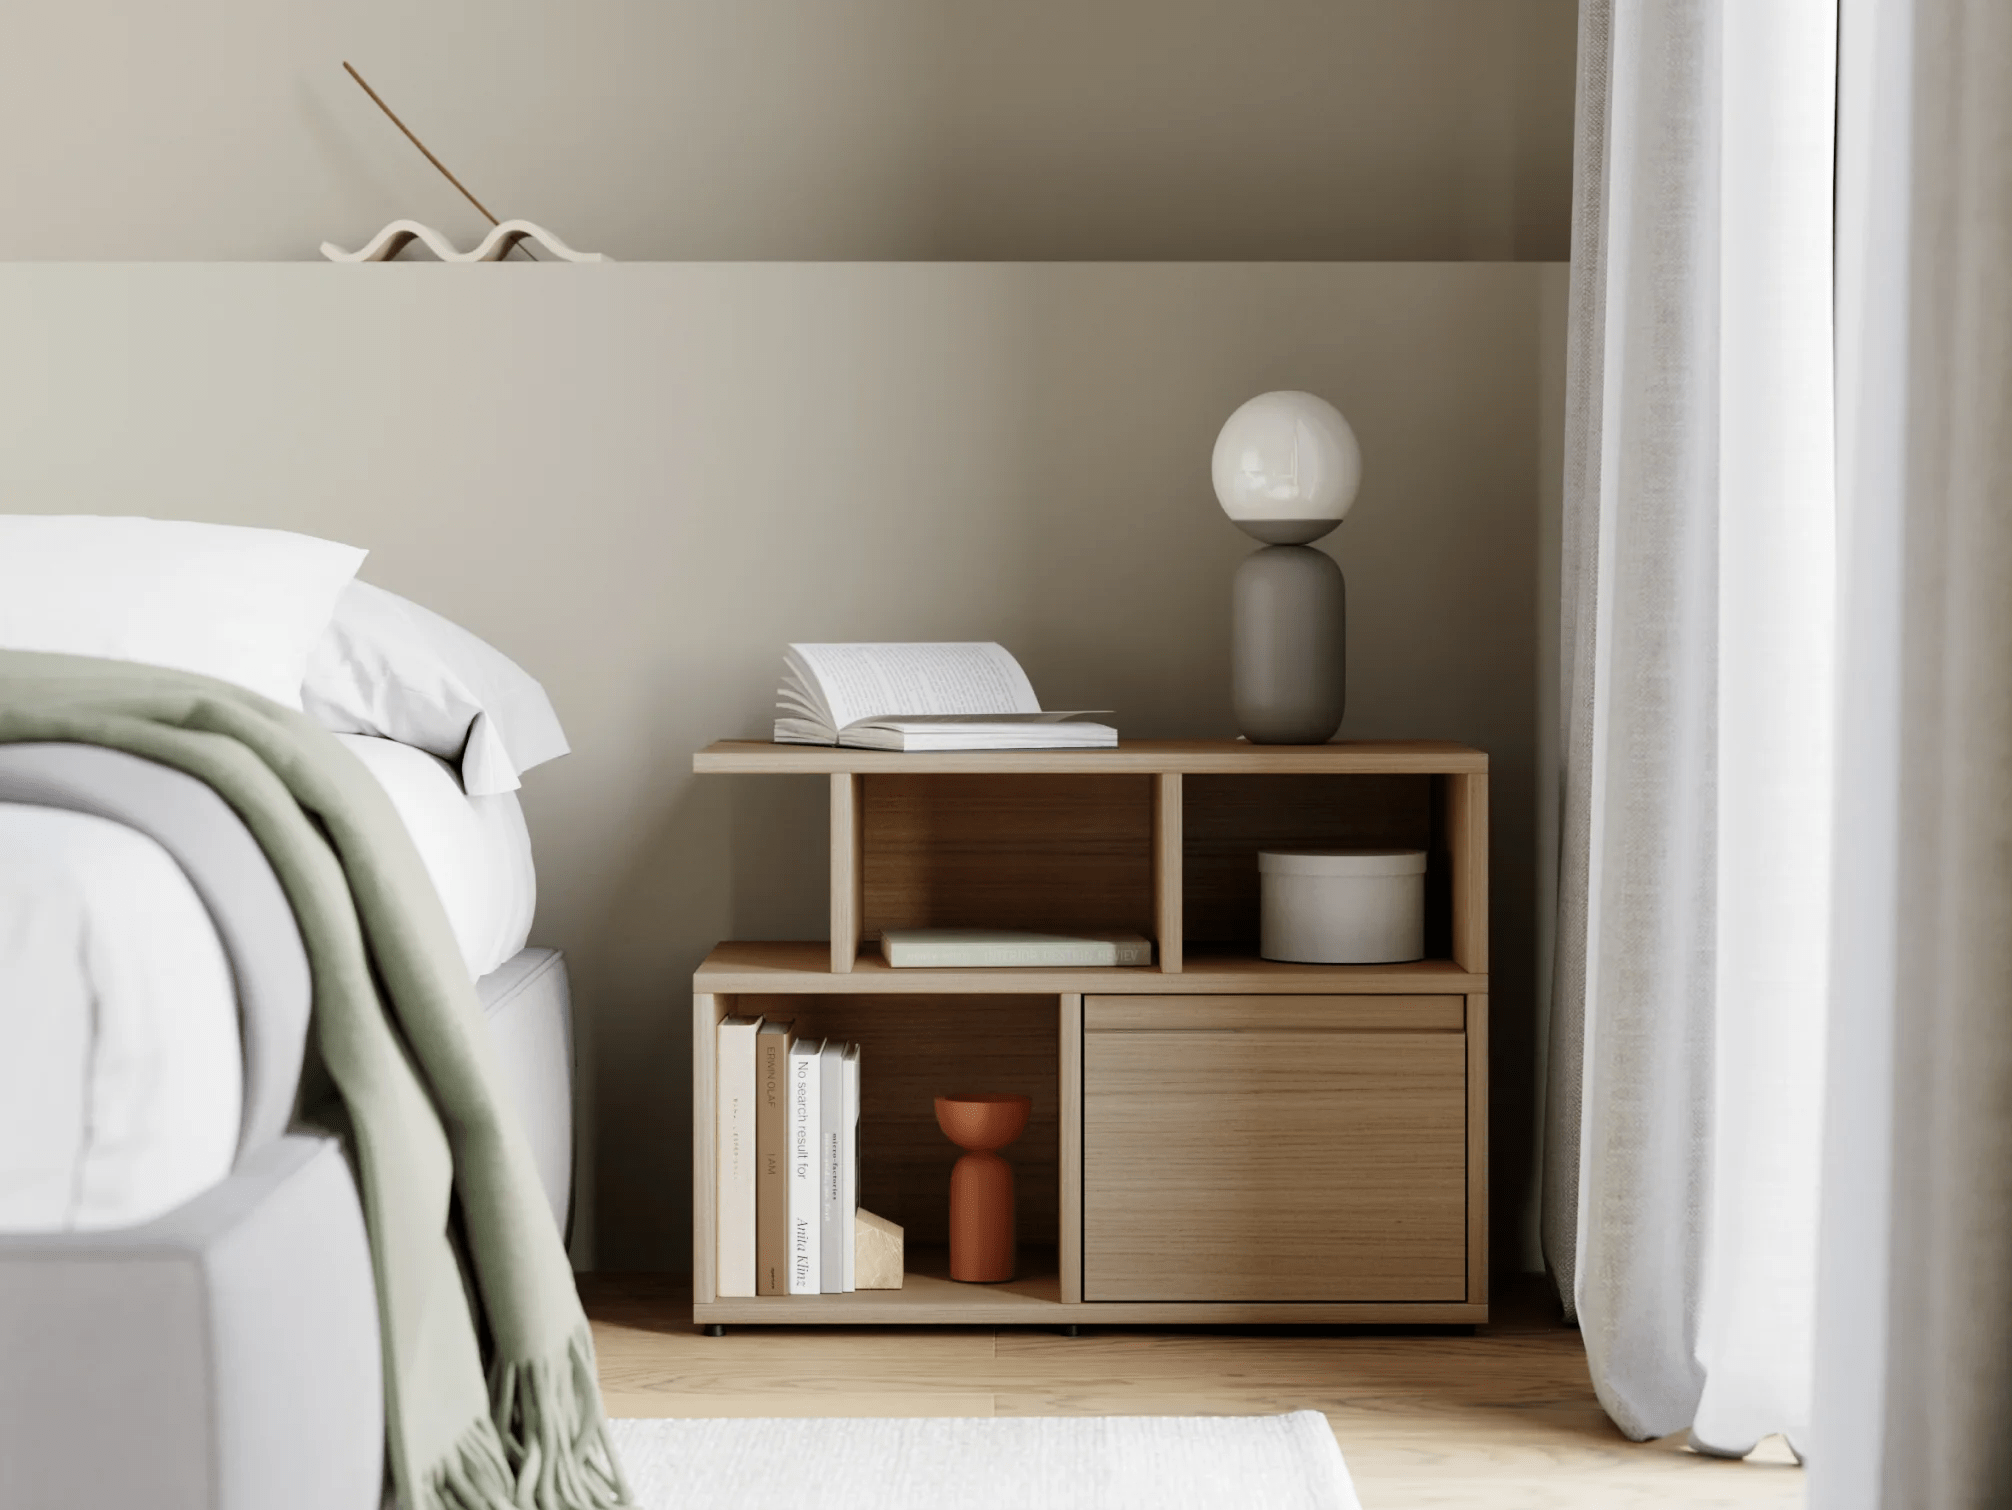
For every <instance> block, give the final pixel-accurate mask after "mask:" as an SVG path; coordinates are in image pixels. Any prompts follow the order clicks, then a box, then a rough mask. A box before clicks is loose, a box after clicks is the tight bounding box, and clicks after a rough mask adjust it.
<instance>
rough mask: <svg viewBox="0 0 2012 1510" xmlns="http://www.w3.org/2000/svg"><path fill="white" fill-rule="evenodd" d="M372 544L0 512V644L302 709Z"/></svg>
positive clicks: (176, 523) (168, 522)
mask: <svg viewBox="0 0 2012 1510" xmlns="http://www.w3.org/2000/svg"><path fill="white" fill-rule="evenodd" d="M366 554H367V552H364V551H360V550H358V549H357V548H356V547H355V546H353V545H337V544H336V543H335V542H334V541H332V540H317V539H315V538H314V537H313V536H312V535H294V534H289V533H288V532H286V531H285V530H260V529H247V528H243V527H240V526H237V525H229V524H194V523H190V522H187V521H185V520H178V519H118V518H100V517H97V516H95V515H89V514H68V515H56V514H0V647H4V648H5V649H8V650H48V651H57V652H60V653H62V654H65V655H95V656H104V657H107V658H109V659H111V660H117V661H142V662H144V663H146V664H147V665H150V666H173V667H175V668H177V669H179V670H182V671H198V672H201V673H202V674H203V675H205V676H214V677H218V678H220V679H222V680H224V681H227V682H236V683H237V684H238V685H239V686H241V687H249V688H251V690H252V691H254V692H258V693H263V694H264V695H265V696H267V697H269V698H271V699H272V700H273V701H274V702H276V703H285V704H286V705H287V706H288V707H289V708H298V707H299V706H300V682H301V671H302V668H303V667H304V666H305V665H306V664H307V655H308V652H309V651H310V650H311V649H313V648H314V644H315V641H316V640H318V639H320V638H321V633H322V631H323V630H324V629H326V628H327V627H328V620H329V616H330V614H332V613H333V612H334V611H335V600H336V595H337V594H338V593H340V592H341V591H342V589H343V587H344V585H345V584H347V583H348V582H349V580H350V579H351V578H352V577H354V576H355V575H356V569H357V567H359V566H360V565H362V564H363V558H364V556H365V555H366Z"/></svg>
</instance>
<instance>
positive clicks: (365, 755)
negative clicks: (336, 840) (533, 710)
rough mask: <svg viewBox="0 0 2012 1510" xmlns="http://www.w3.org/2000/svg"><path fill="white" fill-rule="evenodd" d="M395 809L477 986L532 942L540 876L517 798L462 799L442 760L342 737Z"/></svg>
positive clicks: (366, 738)
mask: <svg viewBox="0 0 2012 1510" xmlns="http://www.w3.org/2000/svg"><path fill="white" fill-rule="evenodd" d="M335 737H336V738H337V739H338V740H340V741H341V742H342V744H343V746H344V747H345V748H347V749H348V750H349V752H350V753H351V754H352V755H354V756H355V757H356V758H357V759H358V760H360V761H362V762H363V764H364V767H365V769H367V770H368V771H369V772H370V774H371V775H373V776H375V777H376V778H377V784H378V785H379V786H381V787H383V788H384V790H385V794H386V795H387V796H389V797H390V798H391V805H392V806H393V807H395V808H396V809H398V816H399V818H400V819H402V820H403V821H404V823H405V831H406V832H407V833H409V834H410V835H412V846H413V848H415V849H417V850H418V851H419V860H420V863H421V864H423V865H424V866H425V867H426V874H427V875H428V876H430V877H432V879H433V889H434V890H435V891H437V892H439V893H440V903H441V905H442V906H443V907H445V908H446V909H447V923H448V926H449V927H450V928H452V929H453V930H454V941H455V942H456V943H457V944H459V945H460V946H461V958H462V959H463V960H464V961H465V962H466V963H467V965H468V978H469V979H470V980H480V979H481V978H482V977H483V976H485V975H487V974H488V973H489V972H490V971H491V970H494V969H496V968H497V966H499V965H501V964H502V963H503V962H504V961H505V960H507V959H509V958H510V957H511V956H512V955H514V954H516V953H517V952H518V951H519V950H520V949H522V948H523V947H524V946H525V945H526V944H527V943H529V942H530V940H531V922H532V919H533V917H534V916H535V915H536V914H537V911H538V871H537V867H536V866H535V865H533V864H532V861H531V833H530V830H529V829H527V828H526V827H525V826H524V809H523V808H522V807H520V806H519V805H518V803H517V794H516V793H515V792H493V793H491V794H490V795H488V796H486V797H469V796H464V795H463V793H462V791H461V783H460V781H459V780H457V779H456V777H455V775H454V768H453V767H452V766H450V765H449V764H448V763H447V762H446V761H444V760H442V759H441V758H440V757H439V756H438V755H429V754H427V753H426V752H425V751H424V750H415V749H414V748H413V747H412V746H411V745H402V744H399V743H397V742H396V741H395V740H390V739H378V738H376V737H375V736H373V735H369V734H338V735H336V736H335Z"/></svg>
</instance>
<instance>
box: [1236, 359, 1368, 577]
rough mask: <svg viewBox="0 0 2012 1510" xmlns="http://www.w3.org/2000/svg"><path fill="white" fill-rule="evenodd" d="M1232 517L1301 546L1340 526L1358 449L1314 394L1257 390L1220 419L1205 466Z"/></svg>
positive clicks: (1358, 474)
mask: <svg viewBox="0 0 2012 1510" xmlns="http://www.w3.org/2000/svg"><path fill="white" fill-rule="evenodd" d="M1209 471H1210V475H1211V477H1212V478H1213V480H1214V482H1215V485H1216V498H1217V500H1218V501H1219V502H1220V503H1221V504H1222V506H1223V512H1224V513H1225V514H1227V515H1229V516H1230V522H1231V523H1232V524H1234V525H1236V527H1237V528H1238V529H1240V530H1242V531H1243V532H1244V533H1245V534H1247V535H1251V536H1254V537H1256V538H1257V539H1259V540H1262V541H1264V542H1265V543H1266V544H1267V545H1304V544H1306V543H1307V542H1308V541H1310V540H1318V539H1319V538H1320V537H1321V536H1322V535H1325V534H1326V533H1327V532H1328V531H1329V530H1331V529H1333V528H1334V527H1335V526H1336V525H1338V524H1340V523H1341V521H1342V519H1343V517H1344V516H1345V515H1346V514H1347V513H1348V506H1349V505H1350V504H1352V503H1354V502H1355V492H1356V489H1357V488H1358V487H1359V486H1360V485H1361V483H1362V447H1361V446H1359V445H1358V444H1356V439H1355V431H1354V430H1352V429H1350V428H1349V424H1348V421H1347V420H1345V419H1343V418H1342V416H1341V411H1340V410H1339V409H1337V408H1335V407H1334V405H1332V404H1330V403H1329V402H1328V401H1327V400H1326V399H1324V398H1320V397H1318V396H1317V395H1315V394H1311V393H1301V392H1298V391H1297V390H1292V389H1285V390H1281V391H1279V392H1276V393H1260V394H1259V395H1258V396H1257V397H1256V398H1254V399H1252V400H1250V401H1249V402H1248V403H1246V404H1243V405H1241V406H1240V407H1239V408H1238V409H1237V411H1236V413H1234V414H1232V415H1231V416H1230V417H1229V418H1228V419H1227V420H1225V421H1224V422H1223V428H1222V430H1221V432H1220V433H1219V434H1218V435H1217V436H1216V449H1215V455H1214V457H1213V458H1212V459H1211V461H1210V465H1209Z"/></svg>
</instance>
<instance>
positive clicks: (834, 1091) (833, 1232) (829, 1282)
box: [817, 1039, 846, 1295]
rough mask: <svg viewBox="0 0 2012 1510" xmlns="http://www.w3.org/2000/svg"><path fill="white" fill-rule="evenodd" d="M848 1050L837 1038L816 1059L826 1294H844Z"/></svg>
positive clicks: (821, 1285)
mask: <svg viewBox="0 0 2012 1510" xmlns="http://www.w3.org/2000/svg"><path fill="white" fill-rule="evenodd" d="M845 1049H846V1046H845V1045H844V1044H842V1043H840V1042H838V1040H837V1039H827V1040H826V1041H825V1045H824V1052H823V1053H822V1054H820V1055H818V1060H817V1064H818V1082H819V1083H818V1112H819V1115H820V1116H821V1118H822V1125H821V1126H820V1127H819V1129H818V1140H817V1213H818V1227H819V1229H820V1231H819V1236H818V1253H819V1265H818V1267H819V1279H818V1288H819V1289H820V1290H821V1291H822V1292H823V1293H824V1294H826V1295H842V1294H844V1293H845V1224H844V1223H843V1222H842V1221H841V1220H840V1217H839V1204H838V1203H839V1196H840V1191H839V1187H840V1185H841V1183H842V1182H843V1175H842V1169H843V1166H844V1163H845V1156H844V1149H843V1144H842V1139H843V1137H844V1126H845Z"/></svg>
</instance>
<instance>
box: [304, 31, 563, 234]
mask: <svg viewBox="0 0 2012 1510" xmlns="http://www.w3.org/2000/svg"><path fill="white" fill-rule="evenodd" d="M342 66H343V70H344V71H345V72H346V73H347V74H348V75H349V76H350V77H351V78H352V79H355V80H356V82H357V84H358V85H359V86H360V87H361V88H362V90H363V92H364V93H365V94H367V95H369V96H370V99H371V103H373V104H374V105H376V106H377V108H378V109H379V110H382V111H383V112H384V113H385V115H386V116H388V117H389V118H390V120H391V124H392V125H394V126H396V127H397V128H398V129H399V130H400V131H403V132H404V133H405V138H406V140H407V141H409V142H411V143H412V145H413V146H415V147H417V148H418V149H419V150H420V152H421V153H422V154H424V156H425V158H426V160H427V161H428V162H430V163H432V164H433V166H434V167H436V168H438V169H439V170H440V176H441V177H443V178H445V179H446V180H447V181H448V182H449V183H451V184H453V185H454V187H455V188H457V189H459V190H460V191H461V197H462V198H463V199H466V200H467V201H468V202H469V203H470V204H472V205H474V206H475V208H476V209H478V210H480V211H481V212H482V218H483V219H484V220H486V221H488V222H489V223H490V224H491V225H499V224H501V222H500V221H498V220H497V218H496V217H495V216H494V215H491V214H490V213H489V207H488V206H487V205H485V204H484V203H483V202H482V201H481V200H479V199H477V198H476V197H475V196H474V195H473V194H470V193H469V192H468V186H467V185H466V184H464V183H463V182H462V181H461V180H460V179H458V178H456V177H455V176H454V175H453V174H452V173H451V172H449V171H448V168H447V164H445V163H444V162H442V161H441V160H440V159H439V158H437V157H435V156H434V155H433V153H432V151H431V149H429V148H428V147H427V145H426V143H424V142H422V141H421V140H420V139H419V138H418V137H417V136H416V135H414V134H413V130H412V128H411V127H410V126H408V125H406V124H405V122H404V121H401V120H400V119H399V118H398V112H397V111H395V110H393V109H392V108H391V107H390V106H389V105H387V104H385V103H384V99H383V97H382V96H381V95H379V94H378V92H377V91H376V90H375V89H372V88H371V87H370V85H369V84H368V83H367V82H365V80H364V77H363V75H362V74H360V73H358V72H357V71H356V68H355V65H354V64H352V63H350V62H348V61H347V60H346V59H345V60H344V62H343V65H342ZM511 250H512V251H520V252H522V253H523V254H524V255H525V256H526V257H529V258H530V259H531V261H533V262H536V261H537V260H538V259H537V257H536V256H534V255H533V254H532V252H531V250H530V248H528V247H526V246H525V245H524V243H523V242H521V241H520V242H518V243H517V244H516V245H515V246H514V247H512V248H511ZM506 255H507V254H506Z"/></svg>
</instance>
